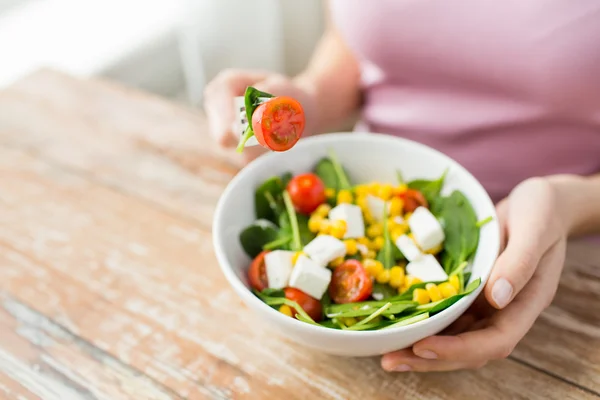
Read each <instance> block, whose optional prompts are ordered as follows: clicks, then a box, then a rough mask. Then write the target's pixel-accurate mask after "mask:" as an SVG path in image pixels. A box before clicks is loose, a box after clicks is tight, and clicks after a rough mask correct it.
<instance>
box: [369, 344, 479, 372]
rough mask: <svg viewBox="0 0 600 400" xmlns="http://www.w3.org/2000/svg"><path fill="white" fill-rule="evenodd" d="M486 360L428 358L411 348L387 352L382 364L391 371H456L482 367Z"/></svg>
mask: <svg viewBox="0 0 600 400" xmlns="http://www.w3.org/2000/svg"><path fill="white" fill-rule="evenodd" d="M484 364H485V362H470V361H446V360H427V359H424V358H421V357H417V356H416V355H414V354H413V352H412V351H410V349H404V350H399V351H396V352H394V353H390V354H386V356H385V357H384V358H383V359H382V361H381V366H382V368H383V369H384V370H386V371H389V372H408V371H414V372H433V371H454V370H457V369H474V368H479V367H482V366H483V365H484Z"/></svg>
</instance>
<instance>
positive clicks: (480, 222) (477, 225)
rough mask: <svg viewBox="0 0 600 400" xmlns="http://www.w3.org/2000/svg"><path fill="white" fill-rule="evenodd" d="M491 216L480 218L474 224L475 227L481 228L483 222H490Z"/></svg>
mask: <svg viewBox="0 0 600 400" xmlns="http://www.w3.org/2000/svg"><path fill="white" fill-rule="evenodd" d="M492 220H493V218H492V216H491V215H490V216H489V217H487V218H484V219H482V220H481V221H477V223H476V224H475V226H476V227H478V228H481V227H482V226H484V225H485V224H488V223H490V222H492Z"/></svg>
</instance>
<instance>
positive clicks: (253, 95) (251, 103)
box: [237, 86, 274, 153]
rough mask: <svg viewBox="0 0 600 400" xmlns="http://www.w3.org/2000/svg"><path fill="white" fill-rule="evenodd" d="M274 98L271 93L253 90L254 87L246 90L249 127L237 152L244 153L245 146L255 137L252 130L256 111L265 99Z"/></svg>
mask: <svg viewBox="0 0 600 400" xmlns="http://www.w3.org/2000/svg"><path fill="white" fill-rule="evenodd" d="M271 97H274V96H273V95H272V94H270V93H266V92H261V91H260V90H258V89H255V88H253V87H252V86H248V87H247V88H246V93H245V94H244V107H245V108H246V118H247V120H248V127H247V128H246V131H245V132H244V134H243V135H242V137H241V138H240V142H239V144H238V147H237V152H238V153H241V152H242V151H244V145H245V144H246V142H247V141H248V140H249V139H250V138H251V137H252V136H254V131H253V130H252V114H254V110H256V107H258V106H259V105H260V104H261V102H262V99H263V98H271Z"/></svg>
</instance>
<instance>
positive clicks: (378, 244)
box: [373, 236, 385, 250]
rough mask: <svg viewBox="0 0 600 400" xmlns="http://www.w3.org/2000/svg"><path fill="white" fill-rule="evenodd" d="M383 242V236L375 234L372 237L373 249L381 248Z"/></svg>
mask: <svg viewBox="0 0 600 400" xmlns="http://www.w3.org/2000/svg"><path fill="white" fill-rule="evenodd" d="M384 243H385V240H384V239H383V236H377V237H376V238H375V239H373V250H381V249H382V248H383V245H384Z"/></svg>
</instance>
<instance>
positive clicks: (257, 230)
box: [240, 219, 279, 258]
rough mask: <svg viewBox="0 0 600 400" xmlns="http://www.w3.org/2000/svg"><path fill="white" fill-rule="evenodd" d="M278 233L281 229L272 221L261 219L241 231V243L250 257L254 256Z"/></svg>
mask: <svg viewBox="0 0 600 400" xmlns="http://www.w3.org/2000/svg"><path fill="white" fill-rule="evenodd" d="M278 235H279V231H278V229H277V227H276V226H275V225H274V224H273V223H272V222H271V221H268V220H265V219H259V220H257V221H255V222H254V223H253V224H252V225H250V226H248V227H247V228H246V229H244V230H243V231H242V232H241V233H240V243H241V245H242V248H243V249H244V251H245V252H246V254H248V257H250V258H254V257H256V256H257V255H258V254H259V253H260V252H261V251H262V250H263V246H264V245H266V244H267V243H269V242H272V241H273V240H275V239H277V238H278Z"/></svg>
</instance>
